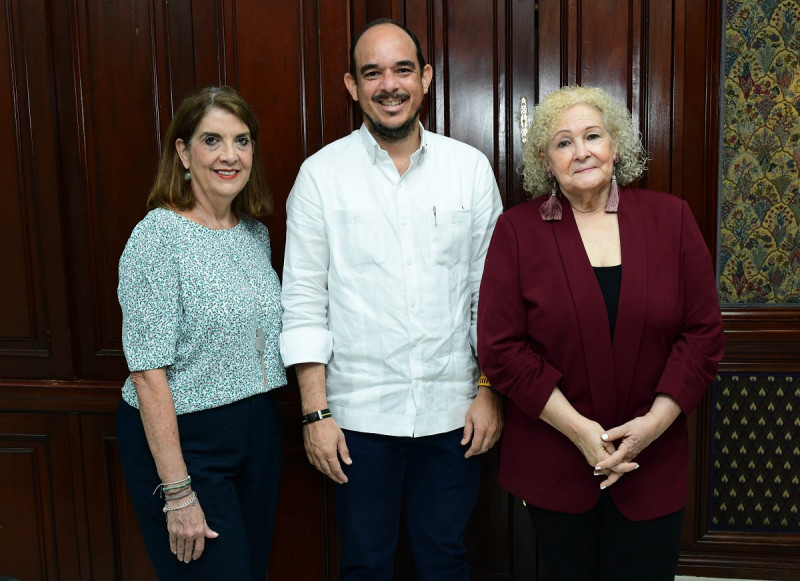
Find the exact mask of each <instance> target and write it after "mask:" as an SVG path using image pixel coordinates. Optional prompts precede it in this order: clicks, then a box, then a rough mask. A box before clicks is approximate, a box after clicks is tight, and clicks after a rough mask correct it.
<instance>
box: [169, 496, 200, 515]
mask: <svg viewBox="0 0 800 581" xmlns="http://www.w3.org/2000/svg"><path fill="white" fill-rule="evenodd" d="M195 500H197V492H192V497H191V498H190V499H189V500H187V501H186V502H184V503H183V504H179V505H178V506H168V505H166V504H165V505H164V508H162V509H161V510H162V511H163V512H164V514H167V513H168V512H173V511H176V510H180V509H182V508H186V507H187V506H191V505H192V504H194V501H195Z"/></svg>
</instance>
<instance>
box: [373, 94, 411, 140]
mask: <svg viewBox="0 0 800 581" xmlns="http://www.w3.org/2000/svg"><path fill="white" fill-rule="evenodd" d="M420 111H422V103H420V105H419V107H417V110H416V111H415V112H414V114H413V115H412V116H411V117H409V118H408V119H407V120H406V121H405V122H404V123H402V124H401V125H398V126H397V127H389V126H388V125H384V124H383V123H381V122H380V121H376V120H375V119H373V118H372V117H370V116H369V115H367V113H366V112H365V111H364V110H363V109H362V110H361V114H362V115H363V116H364V119H365V120H366V122H367V127H368V128H369V131H370V133H372V135H373V136H374V137H376V138H377V139H380V140H381V141H385V142H386V143H397V142H398V141H403V140H404V139H405V138H406V137H408V136H409V135H411V134H412V133H413V132H414V129H416V127H417V124H418V123H419V113H420Z"/></svg>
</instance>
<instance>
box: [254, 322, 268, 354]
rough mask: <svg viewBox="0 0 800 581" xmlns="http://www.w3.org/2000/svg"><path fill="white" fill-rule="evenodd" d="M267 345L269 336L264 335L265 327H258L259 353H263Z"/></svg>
mask: <svg viewBox="0 0 800 581" xmlns="http://www.w3.org/2000/svg"><path fill="white" fill-rule="evenodd" d="M266 347H267V338H266V337H264V328H263V327H259V328H258V329H256V350H257V351H258V352H259V353H263V352H264V349H266Z"/></svg>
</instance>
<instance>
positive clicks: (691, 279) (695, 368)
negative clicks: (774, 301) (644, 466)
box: [656, 202, 725, 415]
mask: <svg viewBox="0 0 800 581" xmlns="http://www.w3.org/2000/svg"><path fill="white" fill-rule="evenodd" d="M680 244H681V250H680V252H681V254H680V260H681V271H680V277H681V280H680V284H681V293H682V295H683V325H682V328H681V332H680V335H679V336H678V338H677V340H676V341H675V343H674V345H673V346H672V349H671V351H670V354H669V357H668V358H667V362H666V365H665V367H664V372H663V373H662V374H661V378H660V380H659V382H658V385H657V386H656V393H664V394H666V395H669V396H670V397H672V398H673V399H675V400H676V401H677V402H678V404H679V405H680V407H681V410H682V411H683V412H684V413H685V414H687V415H688V414H690V413H691V412H692V411H694V409H695V408H696V407H697V405H698V404H699V403H700V399H701V398H702V396H703V394H704V393H705V391H706V390H707V389H708V386H709V385H710V384H711V382H712V381H713V379H714V375H715V374H716V372H717V366H718V364H719V362H720V360H721V359H722V356H723V354H724V351H725V336H724V330H723V326H722V314H721V312H720V308H719V298H718V295H717V285H716V281H715V280H714V269H713V267H712V264H711V255H710V254H709V252H708V248H707V247H706V244H705V241H704V240H703V237H702V235H701V233H700V228H699V227H698V226H697V222H695V219H694V216H693V215H692V212H691V210H690V209H689V206H688V204H686V203H685V202H684V203H683V210H682V214H681V237H680Z"/></svg>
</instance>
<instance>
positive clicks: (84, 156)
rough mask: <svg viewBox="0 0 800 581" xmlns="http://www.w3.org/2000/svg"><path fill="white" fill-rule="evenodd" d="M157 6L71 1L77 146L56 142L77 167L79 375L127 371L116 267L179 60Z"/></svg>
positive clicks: (141, 1)
mask: <svg viewBox="0 0 800 581" xmlns="http://www.w3.org/2000/svg"><path fill="white" fill-rule="evenodd" d="M162 8H163V4H162V3H160V2H155V1H154V0H132V1H131V2H129V3H124V4H122V3H105V2H104V3H94V2H92V3H77V4H76V5H75V15H74V22H75V26H76V29H75V30H74V42H75V45H76V50H75V54H74V58H75V59H76V61H75V62H73V63H70V65H71V67H72V69H73V72H74V77H73V79H71V83H72V86H73V87H75V91H76V95H77V97H76V101H75V103H74V105H75V107H76V109H75V110H74V111H72V112H71V115H72V117H67V118H64V119H62V120H63V122H64V123H67V122H68V121H67V120H68V119H71V118H74V119H76V123H77V127H76V129H75V136H76V138H77V140H78V143H79V144H80V145H81V146H82V147H81V148H79V151H78V155H77V158H75V157H73V156H72V155H70V154H71V148H72V147H74V145H73V144H70V143H69V142H66V141H64V142H62V147H63V149H64V151H65V152H66V153H67V154H68V155H70V158H71V159H69V161H70V162H73V163H74V162H77V164H78V165H77V167H78V168H80V170H79V171H78V172H74V173H73V174H71V175H70V181H69V182H68V183H67V184H66V186H67V187H68V188H69V189H70V190H71V191H72V192H73V196H74V197H72V201H73V205H72V207H71V208H70V211H71V212H72V214H71V216H70V218H71V226H72V237H73V240H72V244H73V246H74V248H75V251H74V252H73V254H72V256H71V258H72V269H73V276H74V284H75V288H74V290H73V292H74V297H75V303H76V304H75V311H74V313H75V316H74V317H73V327H74V328H75V331H76V336H77V337H78V339H77V342H78V348H79V359H80V363H81V369H80V370H79V375H81V376H84V377H93V378H103V379H106V378H107V379H111V378H115V379H120V380H121V378H123V377H124V376H125V375H126V367H125V364H124V360H123V358H122V357H121V343H120V329H121V313H120V311H119V306H118V304H117V298H116V286H117V266H118V261H119V256H120V254H121V253H122V249H123V247H124V245H125V242H126V241H127V239H128V236H129V235H130V232H131V230H132V228H133V226H134V225H135V224H136V222H138V221H139V220H140V219H141V218H142V217H143V216H144V214H145V208H144V202H145V200H146V196H147V193H148V191H149V189H150V186H151V185H152V181H153V178H154V175H155V168H156V167H157V163H158V156H159V153H160V151H159V144H160V141H161V133H162V127H163V123H162V120H168V118H169V103H165V102H163V101H164V99H165V98H166V97H165V95H168V94H169V91H168V90H166V89H163V88H166V87H169V75H168V68H169V67H168V64H167V60H168V58H173V59H174V60H175V62H180V59H178V58H177V55H175V53H174V51H173V52H172V53H170V51H169V50H168V49H167V47H166V46H165V40H164V39H165V38H166V34H167V33H166V29H165V19H166V17H165V14H164V12H163V11H162ZM172 16H173V18H176V15H174V14H173V15H172ZM187 16H188V15H187ZM182 44H185V43H178V46H181V45H182ZM168 55H169V56H168ZM185 62H191V56H189V58H188V59H186V61H185ZM65 110H66V107H65ZM69 134H72V131H70V132H69ZM67 136H68V135H65V137H67Z"/></svg>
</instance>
